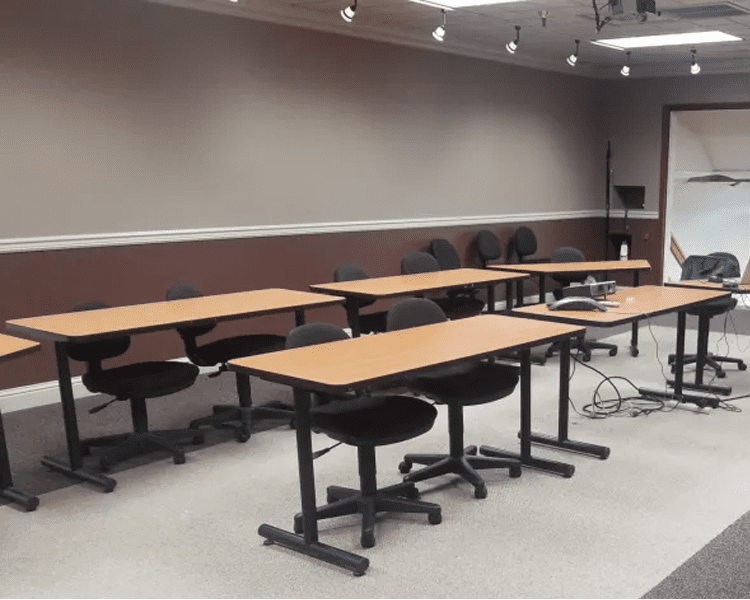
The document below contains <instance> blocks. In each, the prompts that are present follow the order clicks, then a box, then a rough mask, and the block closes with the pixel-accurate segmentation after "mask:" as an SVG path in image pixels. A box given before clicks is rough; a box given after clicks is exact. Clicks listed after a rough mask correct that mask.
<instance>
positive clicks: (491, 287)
mask: <svg viewBox="0 0 750 600" xmlns="http://www.w3.org/2000/svg"><path fill="white" fill-rule="evenodd" d="M506 301H507V298H506ZM487 312H488V313H494V312H495V284H494V283H490V284H488V285H487Z"/></svg>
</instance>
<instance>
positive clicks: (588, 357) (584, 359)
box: [581, 354, 591, 362]
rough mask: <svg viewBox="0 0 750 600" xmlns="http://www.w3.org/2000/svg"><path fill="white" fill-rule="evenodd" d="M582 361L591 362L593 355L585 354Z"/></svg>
mask: <svg viewBox="0 0 750 600" xmlns="http://www.w3.org/2000/svg"><path fill="white" fill-rule="evenodd" d="M581 360H582V361H583V362H589V361H590V360H591V355H590V354H584V355H583V357H582V358H581Z"/></svg>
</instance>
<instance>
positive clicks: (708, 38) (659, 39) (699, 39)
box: [591, 31, 742, 50]
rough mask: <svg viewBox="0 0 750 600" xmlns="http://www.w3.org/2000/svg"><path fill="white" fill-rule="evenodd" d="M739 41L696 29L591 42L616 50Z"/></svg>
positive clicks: (723, 34) (715, 32)
mask: <svg viewBox="0 0 750 600" xmlns="http://www.w3.org/2000/svg"><path fill="white" fill-rule="evenodd" d="M741 41H742V38H738V37H737V36H734V35H729V34H728V33H723V32H721V31H697V32H693V33H670V34H666V35H644V36H640V37H629V38H613V39H608V40H592V41H591V43H592V44H597V45H599V46H606V47H608V48H615V49H616V50H627V49H629V48H657V47H659V46H680V45H684V44H687V45H693V44H709V43H717V42H741Z"/></svg>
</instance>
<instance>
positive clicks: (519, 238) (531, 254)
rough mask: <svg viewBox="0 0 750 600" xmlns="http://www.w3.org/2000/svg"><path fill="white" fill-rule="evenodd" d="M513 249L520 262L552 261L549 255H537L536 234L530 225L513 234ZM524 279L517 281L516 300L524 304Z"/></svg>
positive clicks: (519, 303)
mask: <svg viewBox="0 0 750 600" xmlns="http://www.w3.org/2000/svg"><path fill="white" fill-rule="evenodd" d="M513 250H514V251H515V253H516V256H518V262H519V263H543V262H550V258H549V257H543V256H535V255H536V251H537V243H536V234H535V233H534V231H533V230H532V229H529V228H528V227H519V228H518V229H516V232H515V233H514V234H513ZM523 284H524V282H523V280H520V281H518V282H517V283H516V302H518V305H519V306H520V305H521V304H523V297H524V296H523V294H524V292H523Z"/></svg>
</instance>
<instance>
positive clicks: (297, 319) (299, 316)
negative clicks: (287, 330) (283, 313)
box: [294, 309, 305, 327]
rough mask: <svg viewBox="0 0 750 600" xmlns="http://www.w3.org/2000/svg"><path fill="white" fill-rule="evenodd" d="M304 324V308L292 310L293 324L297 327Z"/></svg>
mask: <svg viewBox="0 0 750 600" xmlns="http://www.w3.org/2000/svg"><path fill="white" fill-rule="evenodd" d="M304 324H305V311H304V309H301V310H295V311H294V325H295V327H299V326H300V325H304Z"/></svg>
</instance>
